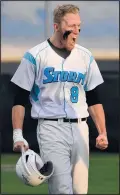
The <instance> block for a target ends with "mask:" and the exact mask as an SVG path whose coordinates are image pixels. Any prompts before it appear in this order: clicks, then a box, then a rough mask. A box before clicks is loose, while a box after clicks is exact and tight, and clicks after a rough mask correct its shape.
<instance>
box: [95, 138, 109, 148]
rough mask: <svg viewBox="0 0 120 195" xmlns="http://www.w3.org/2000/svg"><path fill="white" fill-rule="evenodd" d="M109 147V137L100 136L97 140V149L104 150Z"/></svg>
mask: <svg viewBox="0 0 120 195" xmlns="http://www.w3.org/2000/svg"><path fill="white" fill-rule="evenodd" d="M107 147H108V139H107V135H104V134H99V135H98V137H97V138H96V148H99V149H101V150H104V149H106V148H107Z"/></svg>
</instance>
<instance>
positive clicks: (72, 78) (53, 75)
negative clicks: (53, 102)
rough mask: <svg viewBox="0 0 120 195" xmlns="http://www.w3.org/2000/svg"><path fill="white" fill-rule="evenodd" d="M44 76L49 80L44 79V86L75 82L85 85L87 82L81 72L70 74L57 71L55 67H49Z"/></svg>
mask: <svg viewBox="0 0 120 195" xmlns="http://www.w3.org/2000/svg"><path fill="white" fill-rule="evenodd" d="M44 75H45V76H46V78H47V79H43V84H46V83H52V82H59V81H60V82H66V81H67V82H74V83H80V82H81V84H82V85H83V84H84V80H85V74H82V73H80V72H72V71H70V72H68V71H55V68H54V67H48V68H45V70H44Z"/></svg>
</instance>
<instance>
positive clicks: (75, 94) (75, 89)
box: [70, 86, 79, 103]
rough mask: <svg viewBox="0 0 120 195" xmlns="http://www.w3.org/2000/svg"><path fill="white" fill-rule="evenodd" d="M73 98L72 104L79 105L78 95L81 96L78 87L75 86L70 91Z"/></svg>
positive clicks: (71, 98)
mask: <svg viewBox="0 0 120 195" xmlns="http://www.w3.org/2000/svg"><path fill="white" fill-rule="evenodd" d="M70 92H71V96H70V100H71V102H72V103H77V102H78V95H79V89H78V87H77V86H74V87H72V88H71V89H70Z"/></svg>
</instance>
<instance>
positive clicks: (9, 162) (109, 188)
mask: <svg viewBox="0 0 120 195" xmlns="http://www.w3.org/2000/svg"><path fill="white" fill-rule="evenodd" d="M19 156H20V155H16V154H15V155H13V154H12V155H10V154H8V155H7V154H2V155H1V193H2V194H47V193H48V189H47V184H46V183H44V184H42V185H40V186H38V187H29V186H26V185H24V184H23V183H22V182H21V181H20V180H19V178H18V177H17V176H16V173H15V171H14V170H15V163H16V162H17V160H18V158H19ZM88 194H119V156H118V154H108V153H92V154H91V155H90V169H89V190H88Z"/></svg>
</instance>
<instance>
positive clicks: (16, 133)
mask: <svg viewBox="0 0 120 195" xmlns="http://www.w3.org/2000/svg"><path fill="white" fill-rule="evenodd" d="M23 139H24V138H23V135H22V130H21V129H14V130H13V142H14V143H15V142H20V141H23Z"/></svg>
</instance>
